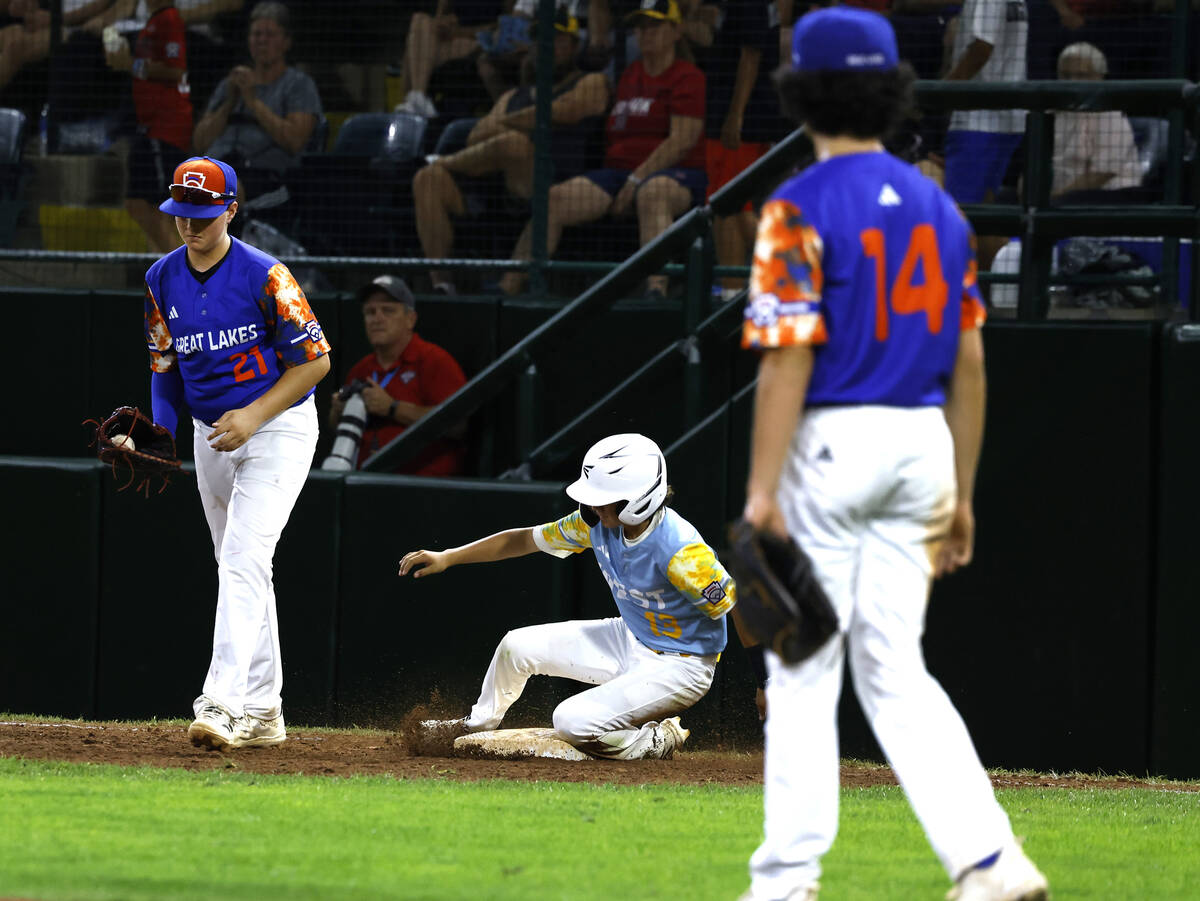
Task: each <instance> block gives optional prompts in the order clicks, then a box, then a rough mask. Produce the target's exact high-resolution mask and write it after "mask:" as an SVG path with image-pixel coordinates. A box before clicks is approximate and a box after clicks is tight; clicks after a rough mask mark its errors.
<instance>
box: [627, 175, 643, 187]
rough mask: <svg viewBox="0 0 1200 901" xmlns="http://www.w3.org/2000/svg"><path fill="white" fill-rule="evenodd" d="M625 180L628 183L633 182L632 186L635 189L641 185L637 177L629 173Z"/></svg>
mask: <svg viewBox="0 0 1200 901" xmlns="http://www.w3.org/2000/svg"><path fill="white" fill-rule="evenodd" d="M625 180H626V181H628V182H633V186H634V187H635V188H636V187H637V186H638V185H640V184H641V183H642V179H640V178H638V177H637V176H636V175H634V174H633V173H632V172H630V173H629V177H628V178H627V179H625Z"/></svg>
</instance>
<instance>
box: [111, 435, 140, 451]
mask: <svg viewBox="0 0 1200 901" xmlns="http://www.w3.org/2000/svg"><path fill="white" fill-rule="evenodd" d="M112 443H113V444H115V445H116V446H117V447H123V448H125V449H126V450H134V449H135V448H134V444H133V439H132V438H130V437H129V436H128V435H113V436H112Z"/></svg>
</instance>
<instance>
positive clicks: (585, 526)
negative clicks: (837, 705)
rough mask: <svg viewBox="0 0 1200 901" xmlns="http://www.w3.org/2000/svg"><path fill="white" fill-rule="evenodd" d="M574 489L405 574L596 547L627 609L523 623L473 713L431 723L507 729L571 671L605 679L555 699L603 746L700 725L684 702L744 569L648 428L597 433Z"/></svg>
mask: <svg viewBox="0 0 1200 901" xmlns="http://www.w3.org/2000/svg"><path fill="white" fill-rule="evenodd" d="M567 494H568V495H569V496H570V497H571V498H572V499H573V500H575V501H577V502H578V503H579V509H578V510H576V511H575V512H573V513H571V514H570V515H568V516H565V517H563V518H562V519H559V520H557V521H555V522H551V523H546V524H545V525H541V526H534V527H532V528H530V527H525V528H518V529H509V530H507V531H504V532H497V533H496V534H494V535H489V536H488V537H486V538H481V539H479V540H478V541H473V542H471V543H470V544H465V545H463V546H462V547H457V548H450V549H448V550H445V551H424V550H422V551H413V552H411V553H409V554H405V556H404V559H402V560H401V561H400V575H402V576H403V575H406V574H408V573H410V572H411V573H413V577H414V578H421V577H423V576H430V575H433V574H434V573H439V572H442V571H443V570H446V569H448V568H450V567H451V566H456V565H458V564H460V563H486V562H490V561H493V560H505V559H508V558H509V557H521V556H524V555H526V554H533V553H536V552H537V551H544V552H545V553H547V554H551V555H553V556H555V557H569V556H570V555H571V554H581V553H583V552H584V551H586V550H587V549H588V548H591V549H592V550H593V551H594V552H595V555H596V563H597V564H599V566H600V572H601V573H603V575H604V578H605V580H606V581H607V582H608V586H609V588H610V589H612V594H613V600H614V601H615V602H616V605H617V612H618V613H619V614H620V615H619V616H616V617H613V618H611V619H598V620H576V621H573V622H565V623H547V624H545V625H538V626H527V627H526V628H523V629H514V630H513V631H511V632H509V633H508V634H507V635H505V636H504V638H503V640H502V641H501V642H500V645H499V647H497V648H496V653H495V654H494V655H493V657H492V662H491V665H490V666H488V670H487V675H485V676H484V679H483V690H482V691H481V692H480V693H479V700H478V701H476V702H475V706H474V707H472V708H471V712H470V714H469V715H468V716H466V717H465V718H464V719H462V720H442V721H433V722H432V723H429V724H427V726H429V727H432V728H434V729H440V730H441V732H442V734H447V733H449V734H459V735H462V734H466V733H468V732H482V731H485V730H489V729H495V728H497V727H498V726H499V725H500V721H501V720H502V719H503V718H504V714H505V712H506V711H507V710H508V708H509V707H511V706H512V705H513V703H514V702H515V701H516V700H517V699H518V698H519V697H520V696H521V692H522V691H523V690H524V689H525V683H526V682H527V681H529V677H530V676H534V675H545V676H559V677H561V678H564V679H574V680H576V681H577V682H586V683H589V684H591V685H594V686H596V687H595V688H591V689H588V690H587V691H583V692H580V693H579V694H577V695H574V696H573V697H570V698H568V699H567V700H565V701H563V702H562V703H561V704H559V705H558V707H557V708H555V710H554V729H555V731H556V732H557V733H558V736H559V737H560V738H562V739H563V740H564V741H567V742H569V743H570V744H572V745H574V746H575V747H576V748H579V749H580V750H581V751H584V752H586V753H588V754H592V755H594V756H596V757H609V758H617V759H621V760H632V759H635V758H643V757H658V758H663V757H670V756H671V755H672V754H673V753H674V752H675V749H676V748H677V747H679V745H681V744H683V742H684V741H685V740H686V739H687V737H688V735H689V733H688V730H686V729H684V728H683V727H682V726H681V725H680V723H679V717H678V715H677V714H679V713H680V712H681V711H684V710H687V709H688V708H689V707H691V706H692V705H693V704H695V703H696V702H697V701H699V700H700V699H701V698H702V697H704V695H705V694H706V693H707V692H708V688H709V686H710V685H711V684H712V680H713V673H714V672H715V670H716V665H717V661H718V660H719V659H720V657H721V651H722V650H723V649H724V648H725V638H726V631H725V614H726V613H728V612H729V611H730V610H731V609H733V606H734V603H735V593H734V586H733V581H732V580H731V579H730V577H729V574H728V573H727V572H726V571H725V568H724V567H723V566H721V563H720V561H718V560H717V558H716V555H715V554H714V553H713V550H712V548H710V547H709V546H708V545H707V544H705V542H704V539H703V538H701V537H700V534H699V533H698V532H697V531H696V529H695V528H694V527H693V526H692V525H691V523H689V522H688V521H687V520H685V519H684V518H683V517H681V516H680V515H679V514H678V513H676V512H675V511H674V510H672V509H671V508H670V507H668V506H667V505H666V504H667V499H668V496H669V489H668V486H667V464H666V460H665V459H664V458H663V455H662V451H660V450H659V448H658V445H657V444H655V443H654V442H653V441H651V440H650V439H649V438H647V437H645V436H644V435H634V434H627V435H611V436H609V437H608V438H604V439H603V440H601V441H599V442H597V443H596V444H595V445H593V446H592V448H591V449H590V450H589V451H588V452H587V454H586V455H585V456H584V458H583V471H582V474H581V475H580V477H579V478H578V479H577V480H576V481H574V482H572V483H571V484H570V485H568V486H567Z"/></svg>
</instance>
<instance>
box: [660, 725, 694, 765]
mask: <svg viewBox="0 0 1200 901" xmlns="http://www.w3.org/2000/svg"><path fill="white" fill-rule="evenodd" d="M658 728H659V731H660V732H661V733H662V737H663V750H662V758H663V759H664V760H666V759H668V758H670V757H671V755H673V754H674V753H675V751H676V750H678V749H679V746H680V745H682V744H683V743H684V742H685V741H687V740H688V736H689V735H691V734H692V733H691V730H690V729H685V728H683V726H682V725H681V724H680V722H679V717H677V716H672V717H668V718H667V719H665V720H663V721H662V722H661V723H659V724H658Z"/></svg>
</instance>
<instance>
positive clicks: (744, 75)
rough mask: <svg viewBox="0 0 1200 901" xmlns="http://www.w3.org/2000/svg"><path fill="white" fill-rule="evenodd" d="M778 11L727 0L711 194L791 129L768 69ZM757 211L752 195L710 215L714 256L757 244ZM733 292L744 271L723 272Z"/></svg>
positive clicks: (730, 258) (774, 52)
mask: <svg viewBox="0 0 1200 901" xmlns="http://www.w3.org/2000/svg"><path fill="white" fill-rule="evenodd" d="M779 26H780V21H779V12H778V9H777V8H776V4H775V3H763V2H761V0H728V2H726V4H725V15H724V17H723V22H722V24H721V26H720V31H719V32H718V34H717V36H716V45H715V49H714V51H713V52H712V53H711V54H709V61H707V62H706V65H705V72H706V74H707V76H708V99H707V107H708V117H707V132H708V137H707V139H706V141H705V148H704V153H705V168H706V170H707V172H708V196H709V197H712V195H713V194H714V193H715V192H716V191H717V190H718V189H720V188H721V187H723V186H724V185H725V184H727V183H728V182H729V181H731V180H732V179H733V178H734V177H735V176H736V175H738V174H739V173H740V172H741V171H742V170H743V169H746V168H747V167H748V166H750V165H751V164H752V163H754V162H755V161H756V160H757V159H758V158H759V157H761V156H762V155H763V154H764V153H766V152H767V150H768V149H770V146H771V145H772V144H773V143H775V142H776V141H779V140H781V139H782V138H784V137H786V136H787V135H788V134H789V133H790V132H791V130H792V126H791V124H790V123H789V122H788V121H787V120H786V119H785V118H784V117H783V115H782V114H781V112H780V108H779V95H778V93H777V92H776V90H775V87H774V85H773V84H772V83H771V75H772V73H774V71H775V70H776V69H777V68H778V67H779ZM757 229H758V216H757V215H756V214H755V212H754V206H753V204H751V203H747V204H746V205H745V207H744V208H743V209H742V211H741V212H739V213H735V214H734V215H732V216H721V217H719V218H717V219H716V220H715V221H714V222H713V237H714V240H715V242H716V250H717V262H718V263H719V264H720V265H722V266H744V265H746V264H747V263H748V262H749V258H750V251H751V249H752V248H753V247H754V237H755V232H756V231H757ZM721 285H722V295H723V296H724V297H725V299H729V298H730V297H732V296H733V294H735V293H736V292H737V291H738V290H740V289H741V288H744V287H745V285H746V280H745V279H735V278H723V279H721Z"/></svg>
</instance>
